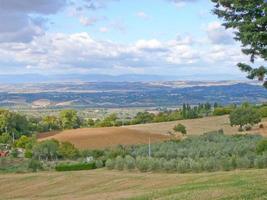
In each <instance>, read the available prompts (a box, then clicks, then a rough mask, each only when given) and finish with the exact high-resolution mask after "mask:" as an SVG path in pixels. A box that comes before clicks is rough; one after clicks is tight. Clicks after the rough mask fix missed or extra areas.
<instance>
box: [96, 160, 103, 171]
mask: <svg viewBox="0 0 267 200" xmlns="http://www.w3.org/2000/svg"><path fill="white" fill-rule="evenodd" d="M95 166H96V168H97V169H99V168H102V167H103V166H104V163H103V161H102V160H97V161H96V162H95Z"/></svg>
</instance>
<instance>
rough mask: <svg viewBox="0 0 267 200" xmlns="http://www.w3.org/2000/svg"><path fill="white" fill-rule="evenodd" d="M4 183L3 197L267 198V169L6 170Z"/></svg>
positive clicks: (0, 194)
mask: <svg viewBox="0 0 267 200" xmlns="http://www.w3.org/2000/svg"><path fill="white" fill-rule="evenodd" d="M0 185H1V187H0V199H1V200H74V199H75V200H117V199H121V200H122V199H124V200H126V199H128V200H152V199H153V200H154V199H155V200H171V199H177V200H178V199H182V200H211V199H212V200H219V199H221V200H222V199H228V200H231V199H232V200H243V199H248V200H249V199H250V200H263V199H267V190H266V188H267V170H266V169H263V170H244V171H231V172H215V173H199V174H164V173H157V174H154V173H137V172H126V171H123V172H118V171H107V170H105V169H100V170H93V171H79V172H42V173H35V174H32V173H30V174H2V175H1V176H0Z"/></svg>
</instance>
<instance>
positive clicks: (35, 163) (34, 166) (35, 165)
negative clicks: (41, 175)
mask: <svg viewBox="0 0 267 200" xmlns="http://www.w3.org/2000/svg"><path fill="white" fill-rule="evenodd" d="M28 168H29V169H31V170H32V171H33V172H37V171H38V170H40V169H42V168H43V165H42V163H41V162H40V161H39V160H35V159H31V160H30V161H29V163H28Z"/></svg>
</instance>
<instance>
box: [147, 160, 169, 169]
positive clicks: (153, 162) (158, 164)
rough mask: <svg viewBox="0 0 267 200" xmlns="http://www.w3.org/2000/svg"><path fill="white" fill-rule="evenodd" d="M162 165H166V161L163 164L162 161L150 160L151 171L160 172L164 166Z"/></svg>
mask: <svg viewBox="0 0 267 200" xmlns="http://www.w3.org/2000/svg"><path fill="white" fill-rule="evenodd" d="M164 160H165V159H164ZM161 163H164V161H163V162H162V159H158V158H150V162H149V169H150V170H151V171H159V170H160V169H161V166H162V165H161Z"/></svg>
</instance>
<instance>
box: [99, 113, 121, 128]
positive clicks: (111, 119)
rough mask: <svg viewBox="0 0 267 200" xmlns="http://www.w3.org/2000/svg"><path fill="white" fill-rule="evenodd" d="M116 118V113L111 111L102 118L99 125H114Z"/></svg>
mask: <svg viewBox="0 0 267 200" xmlns="http://www.w3.org/2000/svg"><path fill="white" fill-rule="evenodd" d="M117 119H118V116H117V114H115V113H113V114H111V115H109V116H107V117H106V118H105V119H103V121H102V122H101V123H100V126H102V127H110V126H115V125H116V121H117Z"/></svg>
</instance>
